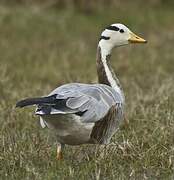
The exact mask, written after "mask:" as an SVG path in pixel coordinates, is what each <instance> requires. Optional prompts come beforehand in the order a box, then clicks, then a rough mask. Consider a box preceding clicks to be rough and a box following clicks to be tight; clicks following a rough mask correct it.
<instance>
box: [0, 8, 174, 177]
mask: <svg viewBox="0 0 174 180" xmlns="http://www.w3.org/2000/svg"><path fill="white" fill-rule="evenodd" d="M173 17H174V11H173V9H172V8H170V7H160V6H159V7H148V6H145V5H144V7H140V5H137V6H136V5H134V6H127V7H125V8H124V7H122V8H116V9H111V10H108V9H103V10H102V9H99V10H98V11H96V12H93V13H92V14H85V13H83V12H80V11H75V10H71V9H68V10H58V9H54V8H52V9H51V8H50V9H44V8H38V7H35V6H34V7H33V6H32V7H26V6H11V7H7V6H0V99H1V101H0V124H1V126H0V144H1V146H0V176H1V178H2V179H13V180H14V179H17V180H18V179H37V180H39V179H40V180H41V179H97V180H99V179H109V180H110V179H173V178H174V133H173V132H174V50H173V45H174V44H173V43H174V34H173V32H174V24H173ZM115 22H122V23H124V24H126V25H127V26H128V27H129V28H130V29H131V30H132V31H133V32H135V33H137V35H140V36H142V37H144V38H145V39H147V40H148V43H147V44H145V45H131V46H125V47H120V48H118V49H115V50H114V52H113V55H112V59H111V63H112V65H113V67H114V70H115V72H116V74H117V76H118V78H119V79H120V81H121V84H122V86H123V89H124V92H125V96H126V110H125V119H124V122H123V123H122V125H121V126H120V130H119V131H118V132H117V133H116V134H115V136H114V137H113V138H112V142H113V143H114V144H115V145H112V146H110V147H105V148H104V149H101V148H99V147H92V146H89V145H84V146H77V147H71V146H67V147H65V150H64V160H62V161H57V160H56V159H55V158H56V145H55V141H54V138H52V135H49V133H48V131H47V130H46V129H42V128H41V127H40V126H39V123H38V117H35V116H34V108H32V107H31V108H27V109H15V103H16V102H17V101H18V100H20V99H23V98H25V97H36V96H43V95H46V94H48V93H49V92H50V91H51V90H53V89H54V88H55V87H57V86H59V85H61V84H64V83H68V82H86V83H94V82H96V81H97V77H96V69H95V54H96V46H97V42H98V39H99V35H100V33H101V31H102V29H103V28H104V27H105V26H107V25H109V24H111V23H115ZM94 148H96V150H95V153H92V152H93V151H94ZM91 149H92V150H91Z"/></svg>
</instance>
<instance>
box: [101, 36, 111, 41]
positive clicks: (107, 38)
mask: <svg viewBox="0 0 174 180" xmlns="http://www.w3.org/2000/svg"><path fill="white" fill-rule="evenodd" d="M101 39H104V40H109V39H110V37H107V36H101V37H100V40H101Z"/></svg>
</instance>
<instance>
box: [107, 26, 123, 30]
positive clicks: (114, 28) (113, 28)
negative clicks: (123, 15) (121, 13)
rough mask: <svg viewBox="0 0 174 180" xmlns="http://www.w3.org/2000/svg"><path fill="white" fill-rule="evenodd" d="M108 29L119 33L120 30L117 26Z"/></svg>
mask: <svg viewBox="0 0 174 180" xmlns="http://www.w3.org/2000/svg"><path fill="white" fill-rule="evenodd" d="M106 29H108V30H112V31H119V30H120V29H119V28H118V27H116V26H108V27H107V28H106Z"/></svg>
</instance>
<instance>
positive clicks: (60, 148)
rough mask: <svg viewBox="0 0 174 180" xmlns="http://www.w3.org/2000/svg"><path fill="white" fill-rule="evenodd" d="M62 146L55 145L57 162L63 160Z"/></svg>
mask: <svg viewBox="0 0 174 180" xmlns="http://www.w3.org/2000/svg"><path fill="white" fill-rule="evenodd" d="M62 146H63V145H62V144H60V143H57V156H56V158H57V160H61V159H63V153H62V148H63V147H62Z"/></svg>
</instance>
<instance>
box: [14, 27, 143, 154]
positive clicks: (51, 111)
mask: <svg viewBox="0 0 174 180" xmlns="http://www.w3.org/2000/svg"><path fill="white" fill-rule="evenodd" d="M130 42H131V43H145V42H146V41H145V40H144V39H142V38H140V37H138V36H137V35H135V34H133V33H132V32H131V31H130V30H129V29H128V28H127V27H126V26H124V25H123V24H112V25H111V26H109V27H107V28H106V29H105V30H104V31H103V32H102V34H101V38H100V41H99V44H98V48H97V73H98V81H99V83H98V84H82V83H69V84H65V85H62V86H60V87H58V88H56V89H55V90H53V91H52V92H51V93H50V94H49V95H48V96H45V97H40V98H29V99H24V100H22V101H19V102H18V103H17V104H16V106H17V107H25V106H29V105H37V109H36V112H35V114H36V115H39V116H40V123H41V126H42V127H48V128H50V129H51V130H52V131H54V132H55V135H56V137H57V141H58V142H59V145H62V144H68V145H79V144H86V143H90V144H108V143H109V142H110V140H111V137H112V136H113V135H114V134H115V132H116V130H117V129H118V127H119V123H120V121H121V120H122V119H123V111H124V94H123V91H122V88H121V85H120V83H119V81H118V79H117V78H116V76H115V74H114V72H113V70H112V68H111V66H110V62H109V59H110V54H111V50H112V49H113V48H114V47H116V46H121V45H126V44H129V43H130ZM59 147H60V146H59ZM60 152H61V151H60V148H58V153H60Z"/></svg>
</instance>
